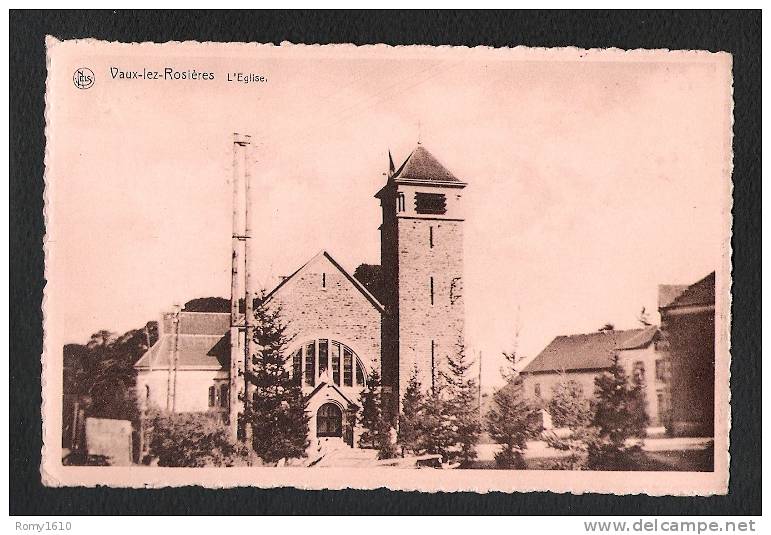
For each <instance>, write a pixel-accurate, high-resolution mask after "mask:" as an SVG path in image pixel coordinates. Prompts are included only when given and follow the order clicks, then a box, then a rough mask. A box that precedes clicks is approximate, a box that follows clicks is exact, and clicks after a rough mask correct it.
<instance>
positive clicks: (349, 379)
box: [343, 348, 353, 386]
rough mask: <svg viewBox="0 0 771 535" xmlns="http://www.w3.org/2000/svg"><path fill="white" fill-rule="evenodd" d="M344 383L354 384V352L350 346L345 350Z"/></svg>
mask: <svg viewBox="0 0 771 535" xmlns="http://www.w3.org/2000/svg"><path fill="white" fill-rule="evenodd" d="M343 384H344V385H345V386H353V353H351V351H350V350H349V349H348V348H345V349H344V350H343Z"/></svg>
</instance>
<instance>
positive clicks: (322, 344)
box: [319, 340, 329, 376]
mask: <svg viewBox="0 0 771 535" xmlns="http://www.w3.org/2000/svg"><path fill="white" fill-rule="evenodd" d="M328 367H329V342H328V341H327V340H319V376H321V374H323V373H324V372H325V371H327V368H328Z"/></svg>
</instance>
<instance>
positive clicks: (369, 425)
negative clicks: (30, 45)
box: [359, 370, 382, 448]
mask: <svg viewBox="0 0 771 535" xmlns="http://www.w3.org/2000/svg"><path fill="white" fill-rule="evenodd" d="M359 404H360V405H361V413H360V414H359V425H361V427H362V432H361V435H360V436H359V447H361V448H376V447H377V445H378V435H379V433H380V428H381V424H380V421H381V420H382V407H381V403H380V374H379V373H378V372H377V370H373V371H372V374H371V375H370V376H369V377H368V379H367V387H366V388H365V389H364V390H363V391H362V392H361V394H360V396H359Z"/></svg>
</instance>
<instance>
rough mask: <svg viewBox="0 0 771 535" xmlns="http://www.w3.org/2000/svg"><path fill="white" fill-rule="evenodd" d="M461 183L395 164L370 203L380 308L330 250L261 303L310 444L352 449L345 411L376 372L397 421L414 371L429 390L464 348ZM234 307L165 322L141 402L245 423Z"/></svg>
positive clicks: (141, 376)
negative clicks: (301, 403) (273, 314)
mask: <svg viewBox="0 0 771 535" xmlns="http://www.w3.org/2000/svg"><path fill="white" fill-rule="evenodd" d="M465 186H466V183H465V182H463V181H461V180H460V179H458V178H457V177H455V176H454V175H453V174H452V173H451V172H450V171H448V170H447V169H446V168H445V167H444V166H443V165H442V164H441V163H439V161H438V160H437V159H436V158H435V157H434V156H433V155H432V154H431V153H429V152H428V150H426V149H425V147H423V146H422V145H420V144H419V145H418V146H417V148H416V149H415V150H414V151H413V152H412V153H411V154H410V155H409V156H408V157H407V159H406V160H405V161H404V163H403V164H402V165H401V166H400V167H399V168H398V170H397V169H396V168H395V166H394V165H393V160H392V159H391V158H390V155H389V169H388V173H387V180H386V183H385V185H384V186H383V188H382V189H381V190H380V191H379V192H378V193H377V194H376V196H375V197H376V198H377V199H379V201H380V205H381V210H382V217H383V222H382V225H381V226H380V232H381V264H382V274H383V289H384V291H383V296H381V299H382V302H381V300H380V299H378V298H376V297H375V296H374V295H372V294H371V293H370V292H369V291H368V290H367V289H366V288H365V287H364V286H363V285H362V284H361V283H360V282H359V281H358V280H357V279H356V278H354V277H353V276H352V275H351V274H350V273H349V271H347V270H346V269H345V268H343V266H342V265H341V264H340V263H339V262H337V260H335V259H334V257H333V256H332V255H331V254H330V253H329V252H327V251H321V252H320V253H318V254H316V255H315V256H313V257H312V258H311V259H310V260H309V261H308V262H306V263H305V264H304V265H302V266H301V267H300V268H298V269H297V270H296V271H295V272H294V273H293V274H292V275H290V276H289V277H286V278H285V279H284V280H282V281H281V283H280V284H278V286H276V288H274V289H273V290H272V291H270V292H269V293H268V294H267V296H266V298H265V301H264V304H266V305H267V306H272V305H276V306H280V308H281V311H282V315H283V318H284V320H285V321H286V323H288V325H289V328H290V329H291V332H289V333H287V334H289V335H290V336H291V339H292V342H291V345H290V347H289V348H288V355H289V357H290V358H289V359H288V366H290V367H291V372H292V374H293V375H294V377H296V378H297V380H298V381H300V382H301V384H302V385H303V393H304V395H305V397H306V402H307V411H308V413H309V416H310V424H309V428H310V436H309V438H310V442H311V447H318V446H319V445H322V444H323V445H324V446H325V447H327V448H341V447H356V446H357V441H356V436H357V434H358V432H359V430H358V429H356V426H355V424H354V422H353V421H352V419H351V418H350V414H351V413H352V411H354V410H356V409H357V403H358V401H359V395H360V393H361V391H362V389H363V388H364V386H365V383H366V382H367V380H368V378H369V377H371V376H372V374H373V372H374V371H375V370H377V371H378V373H379V375H380V376H381V378H382V384H383V390H384V392H385V393H386V394H387V395H388V396H389V402H388V407H389V408H390V410H391V411H393V412H394V414H396V413H397V411H398V406H399V405H398V402H399V399H400V393H401V392H403V390H404V387H405V385H406V383H407V381H408V380H409V375H410V373H411V370H412V369H413V367H417V369H418V373H419V376H420V378H421V380H422V383H423V385H424V387H425V388H429V387H430V386H431V385H432V384H433V382H434V380H435V378H436V377H437V375H438V371H439V369H440V368H441V367H442V365H443V362H445V361H446V359H447V356H448V355H449V354H450V353H451V352H453V351H455V348H456V344H457V343H458V342H459V341H462V340H463V330H464V313H463V292H462V288H463V222H464V217H463V212H462V192H463V189H464V188H465ZM234 239H236V237H234ZM234 303H235V304H231V309H232V312H231V313H219V314H213V313H191V312H185V311H181V312H180V311H177V312H171V313H165V314H163V316H162V318H161V330H160V339H159V340H158V342H157V343H156V344H154V345H153V346H152V347H151V348H150V349H149V350H148V351H147V353H146V354H145V355H144V356H143V357H142V358H141V359H140V360H139V361H138V362H137V363H136V365H135V367H136V369H137V374H138V378H137V389H138V396H139V398H140V399H141V400H144V401H145V402H146V403H148V404H153V405H156V406H158V407H161V408H166V409H167V410H170V411H172V412H186V411H187V412H200V411H221V412H222V413H223V417H225V418H227V419H229V420H230V422H231V424H233V422H237V421H238V420H239V414H241V413H242V412H243V401H240V400H242V399H243V396H242V395H241V392H242V391H243V389H244V388H248V386H246V387H245V386H244V384H243V379H242V377H243V375H244V374H243V373H242V370H243V366H244V365H245V363H246V366H248V365H249V364H248V363H249V360H250V359H245V358H244V353H245V351H244V345H245V344H244V341H243V340H244V335H243V333H244V311H243V310H240V309H239V306H238V304H237V301H234ZM231 341H233V343H231ZM236 394H238V395H236ZM247 395H248V398H247V399H250V401H253V402H255V403H258V402H259V399H258V398H253V399H252V396H251V394H247Z"/></svg>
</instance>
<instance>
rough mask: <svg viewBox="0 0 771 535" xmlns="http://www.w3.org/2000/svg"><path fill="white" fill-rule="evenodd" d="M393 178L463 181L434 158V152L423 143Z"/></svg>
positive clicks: (459, 182) (424, 180) (422, 180)
mask: <svg viewBox="0 0 771 535" xmlns="http://www.w3.org/2000/svg"><path fill="white" fill-rule="evenodd" d="M392 178H393V179H395V180H405V181H409V180H416V181H420V182H456V183H458V184H461V183H462V182H461V181H460V180H458V178H456V177H455V175H453V174H452V173H451V172H450V171H448V170H447V169H446V168H445V167H444V166H443V165H442V164H441V163H439V160H437V159H436V158H434V156H433V154H431V153H430V152H428V151H427V150H426V148H425V147H423V145H418V146H417V148H416V149H415V150H414V151H412V153H411V154H410V155H409V156H408V157H407V159H406V160H404V163H403V164H402V165H401V167H399V169H398V170H397V171H396V173H394V175H393V177H392Z"/></svg>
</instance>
